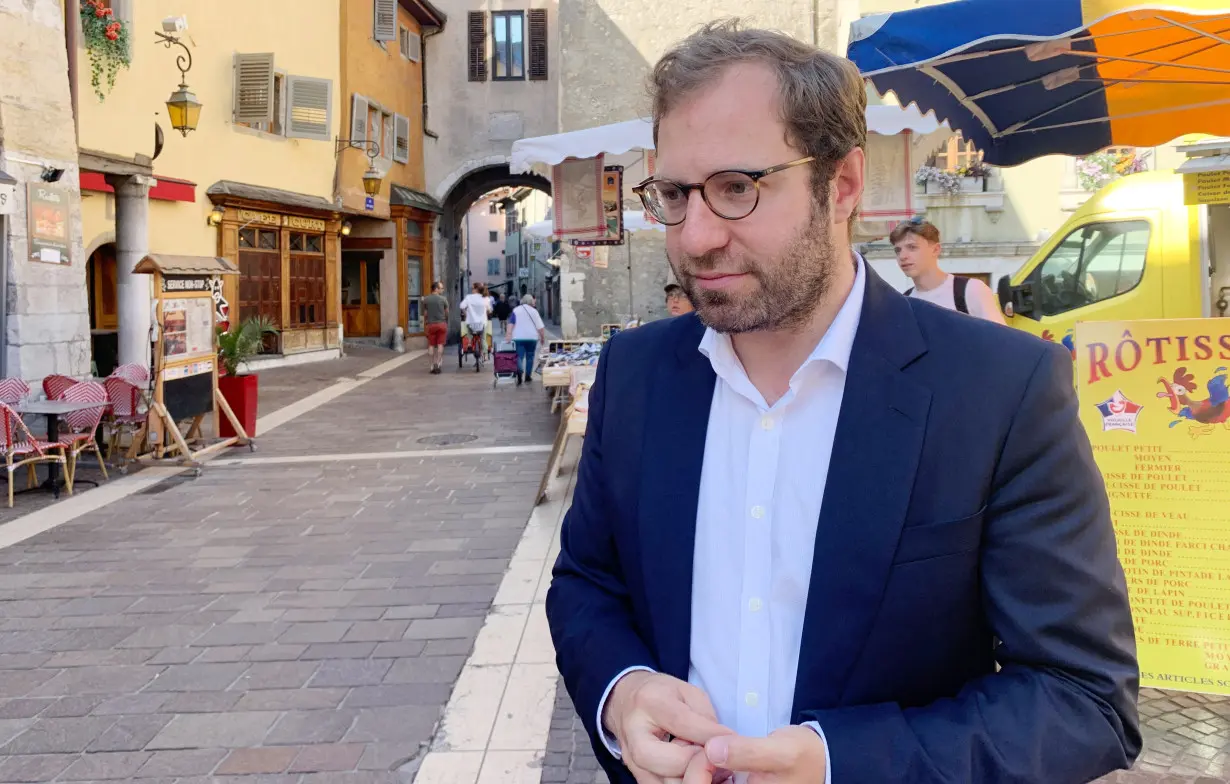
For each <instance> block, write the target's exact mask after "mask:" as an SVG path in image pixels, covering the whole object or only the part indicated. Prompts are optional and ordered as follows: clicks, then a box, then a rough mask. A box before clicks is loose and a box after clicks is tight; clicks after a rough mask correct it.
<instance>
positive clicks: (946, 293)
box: [888, 218, 1004, 324]
mask: <svg viewBox="0 0 1230 784" xmlns="http://www.w3.org/2000/svg"><path fill="white" fill-rule="evenodd" d="M888 238H889V240H890V241H891V242H892V243H893V250H894V251H896V253H897V266H899V267H900V268H901V271H902V272H904V273H905V275H906V277H908V278H909V279H910V280H911V281H913V283H914V285H913V286H912V287H910V289H909V290H907V291H906V292H905V295H906V296H907V297H917V298H918V299H925V300H926V301H928V302H930V303H932V304H935V305H939V306H940V307H942V308H948V309H949V310H956V311H960V312H961V313H966V314H968V315H971V316H976V317H977V318H981V319H986V320H987V321H994V322H996V323H997V324H1003V323H1004V313H1003V311H1002V310H1000V307H999V299H998V298H997V297H996V296H995V293H994V292H992V291H991V288H990V287H989V286H987V284H985V283H983V282H982V281H980V280H978V279H977V278H964V277H960V276H958V275H949V274H948V273H947V272H945V271H944V270H942V269H940V252H941V250H942V249H941V247H940V230H939V229H937V228H935V226H933V225H932V224H930V223H928V222H927V221H925V220H923V219H921V218H912V219H910V220H908V221H906V222H905V223H899V224H897V226H896V227H895V228H894V229H893V231H892V233H891V234H889V235H888Z"/></svg>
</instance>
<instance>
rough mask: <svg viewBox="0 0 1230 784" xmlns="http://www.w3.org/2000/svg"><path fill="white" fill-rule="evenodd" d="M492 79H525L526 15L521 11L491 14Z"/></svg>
mask: <svg viewBox="0 0 1230 784" xmlns="http://www.w3.org/2000/svg"><path fill="white" fill-rule="evenodd" d="M491 44H492V53H493V55H494V57H493V58H492V59H493V60H494V61H495V63H494V65H495V73H494V74H492V78H493V79H495V80H496V81H501V80H520V79H524V78H525V14H524V13H523V12H521V11H495V12H493V13H492V14H491Z"/></svg>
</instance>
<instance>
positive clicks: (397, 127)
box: [393, 114, 410, 163]
mask: <svg viewBox="0 0 1230 784" xmlns="http://www.w3.org/2000/svg"><path fill="white" fill-rule="evenodd" d="M393 127H394V130H393V137H394V141H393V160H395V161H397V162H398V163H409V162H410V118H409V117H407V116H405V115H404V114H395V115H393Z"/></svg>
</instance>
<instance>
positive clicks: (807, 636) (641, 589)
mask: <svg viewBox="0 0 1230 784" xmlns="http://www.w3.org/2000/svg"><path fill="white" fill-rule="evenodd" d="M650 89H651V97H652V106H653V112H652V114H653V128H654V138H655V148H656V150H657V168H656V173H655V174H654V175H653V178H652V179H650V180H647V181H645V182H643V183H641V184H640V185H638V186H637V188H636V193H637V194H638V195H639V196H640V197H641V200H642V202H643V204H644V207H645V209H646V210H647V211H649V212H650V214H651V215H653V217H654V218H655V219H656V220H658V221H659V222H660V223H662V224H664V225H665V227H666V251H667V258H668V259H669V261H670V264H671V266H672V269H673V271H674V273H675V277H676V278H677V279H678V281H679V283H680V285H681V286H683V288H684V290H685V291H686V292H687V293H688V295H689V298H690V299H691V300H692V304H693V305H694V306H695V308H696V312H695V313H693V314H689V315H686V316H680V317H678V318H673V319H661V320H658V321H654V322H651V323H649V324H647V325H645V326H643V327H638V328H637V329H631V330H626V331H624V332H621V333H620V334H619V335H617V336H616V337H615V338H613V339H612V340H610V341H608V342H607V343H606V344H605V346H604V348H603V352H602V356H601V359H600V361H599V363H598V367H597V374H596V377H595V380H594V383H593V386H592V387H590V391H589V419H588V429H587V431H586V435H585V441H584V444H583V446H582V454H581V458H580V463H579V466H578V468H577V480H576V488H575V493H574V497H573V500H572V505H571V507H570V508H569V510H568V513H567V517H566V518H565V520H564V523H563V528H562V531H561V534H560V542H561V550H560V554H559V558H558V560H557V561H556V563H555V566H554V570H553V579H552V582H551V586H550V590H549V592H548V594H547V608H546V611H547V619H548V622H549V624H550V628H551V636H552V639H553V641H554V644H555V652H556V661H557V663H558V665H559V668H560V671H561V673H562V675H563V680H564V683H565V685H566V687H567V690H568V693H569V695H570V696H571V698H572V701H573V704H574V705H575V706H576V708H577V711H578V712H579V715H580V718H581V720H582V721H583V722H584V724H585V727H586V729H587V730H588V731H589V735H590V739H591V743H592V744H593V746H594V748H595V750H596V752H597V753H598V756H599V761H600V762H601V764H602V766H603V767H604V768H605V769H606V772H607V773H608V774H609V776H610V778H611V781H612V782H613V784H632V782H634V781H636V782H639V784H648V782H654V783H655V784H660V783H661V782H663V781H674V782H678V781H680V780H681V779H682V780H683V781H685V782H688V784H694V783H696V782H703V783H704V784H710V783H711V782H716V781H723V782H725V781H727V780H728V774H730V773H734V774H735V775H736V777H737V778H736V779H735V780H736V781H738V782H744V781H746V782H757V783H760V784H769V783H770V782H772V783H773V784H825V782H828V783H830V784H851V783H852V782H857V783H858V784H864V783H869V782H876V784H933V783H934V782H976V783H977V784H1008V783H1009V782H1011V783H1012V784H1025V783H1026V782H1029V783H1031V784H1077V783H1078V782H1088V781H1091V780H1094V779H1097V778H1099V777H1101V776H1103V775H1104V774H1107V773H1110V772H1111V771H1113V770H1116V769H1122V768H1128V767H1130V765H1131V764H1132V762H1133V760H1134V759H1135V758H1136V756H1137V755H1138V754H1139V753H1140V749H1141V735H1140V724H1139V717H1138V713H1137V708H1136V696H1137V690H1138V683H1139V678H1140V671H1139V669H1138V666H1137V662H1136V648H1135V639H1134V629H1133V625H1132V614H1131V610H1130V608H1129V605H1128V593H1127V585H1126V581H1125V579H1124V573H1123V567H1121V566H1120V564H1119V560H1118V557H1117V554H1116V546H1115V531H1114V528H1113V527H1112V525H1111V517H1110V507H1109V503H1108V501H1107V497H1106V490H1105V487H1104V483H1103V480H1102V477H1101V474H1100V472H1099V471H1098V467H1097V464H1096V463H1095V462H1094V459H1093V453H1092V449H1091V448H1090V445H1089V440H1088V439H1087V438H1086V437H1085V433H1084V430H1083V428H1082V427H1081V424H1080V412H1079V409H1078V407H1077V403H1076V396H1075V388H1074V384H1073V380H1072V360H1071V358H1070V356H1069V355H1068V352H1067V351H1066V350H1064V349H1063V348H1062V347H1061V346H1056V345H1054V344H1050V343H1046V342H1043V341H1041V340H1037V339H1036V338H1034V337H1032V336H1030V335H1027V334H1025V333H1022V332H1018V331H1015V330H1010V329H1002V328H1000V327H997V326H992V325H989V324H986V323H985V322H983V321H982V320H980V319H972V318H967V317H966V316H963V315H959V314H957V313H952V312H950V311H947V310H944V309H941V308H937V307H933V306H931V305H928V304H924V303H921V302H917V301H915V300H914V299H911V298H908V297H903V296H902V295H901V294H900V293H898V292H897V291H895V290H894V289H893V288H892V287H891V286H889V285H888V284H887V283H886V282H885V281H884V280H883V279H881V278H880V277H879V276H878V275H877V274H876V273H875V271H874V269H873V268H872V267H871V265H869V264H868V263H867V261H866V260H865V259H864V258H863V257H862V256H861V255H859V254H858V253H856V252H854V250H853V248H852V246H851V227H852V225H853V224H854V222H855V219H856V215H857V212H858V208H859V202H860V199H861V198H862V195H863V186H864V177H865V174H864V172H865V170H866V169H865V163H866V160H865V155H864V148H865V147H866V144H867V120H866V101H867V94H866V92H865V87H864V84H863V79H862V78H861V77H860V75H859V72H858V70H857V69H856V68H855V67H854V65H853V64H852V63H850V62H849V61H848V60H845V59H844V58H839V57H837V56H834V55H831V54H829V53H827V52H825V51H823V50H821V49H818V48H816V47H813V46H810V45H808V44H805V43H803V42H801V41H800V40H798V39H797V38H793V37H791V36H788V35H786V34H784V33H777V32H770V31H765V30H747V29H742V28H741V27H740V26H739V25H738V24H737V23H736V22H721V23H713V24H708V25H705V26H704V27H702V28H701V29H700V30H699V31H698V32H696V33H694V34H693V35H692V36H690V37H689V38H688V39H687V40H685V41H683V42H682V43H681V44H679V45H678V46H676V47H675V48H674V49H672V50H670V51H668V52H667V53H666V54H665V55H664V56H663V58H662V59H661V60H660V61H659V62H658V63H657V65H656V66H655V67H654V68H653V70H652V73H651V77H650Z"/></svg>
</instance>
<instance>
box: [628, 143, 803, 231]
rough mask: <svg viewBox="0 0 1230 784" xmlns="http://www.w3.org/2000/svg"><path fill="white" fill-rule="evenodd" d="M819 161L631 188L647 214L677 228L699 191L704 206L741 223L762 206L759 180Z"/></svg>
mask: <svg viewBox="0 0 1230 784" xmlns="http://www.w3.org/2000/svg"><path fill="white" fill-rule="evenodd" d="M814 160H816V159H815V157H814V156H810V155H809V156H808V157H806V158H800V159H798V160H797V161H791V162H790V163H782V164H779V165H777V166H770V167H769V168H767V169H761V170H760V171H742V170H739V169H726V170H724V171H719V172H714V173H713V174H710V175H709V176H708V177H707V178H705V181H704V182H697V183H682V182H675V181H674V180H656V179H655V180H646V181H645V182H642V183H641V184H640V185H638V186H636V187H635V188H633V189H632V192H633V193H635V194H636V195H637V196H640V197H641V203H642V204H644V205H645V211H646V212H648V213H649V214H650V215H652V216H653V218H654V220H656V221H658V222H659V223H663V224H666V225H667V226H678V225H679V224H680V223H683V219H684V218H686V217H687V215H688V200H689V198H690V197H691V195H692V191H695V190H699V191H700V195H701V198H702V199H704V200H705V204H706V205H708V207H709V209H710V210H712V211H713V214H714V215H717V216H718V217H719V218H724V219H726V220H740V219H741V218H746V217H747V216H748V215H751V214H752V211H753V210H755V209H756V205H757V204H759V203H760V181H761V180H762V179H764V178H765V177H768V176H769V175H770V174H776V173H777V172H779V171H784V170H786V169H790V168H793V167H795V166H802V165H803V164H805V163H811V162H812V161H814Z"/></svg>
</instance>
